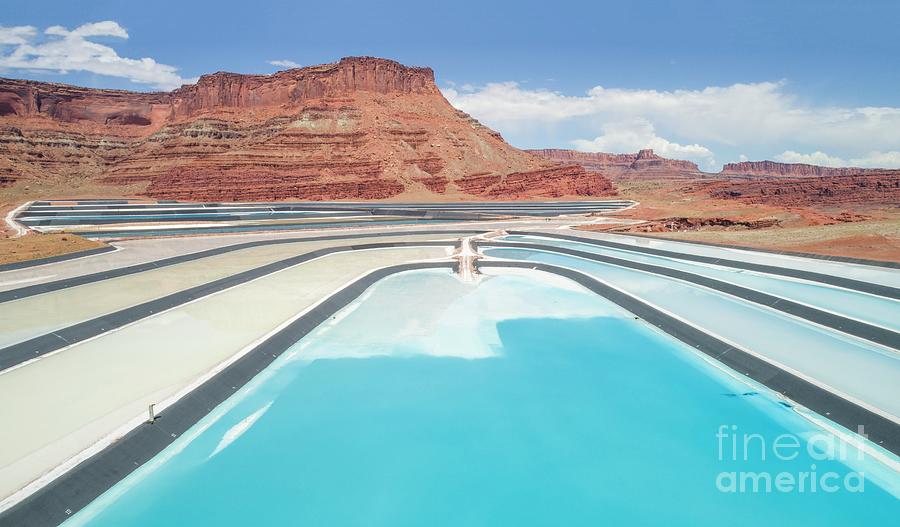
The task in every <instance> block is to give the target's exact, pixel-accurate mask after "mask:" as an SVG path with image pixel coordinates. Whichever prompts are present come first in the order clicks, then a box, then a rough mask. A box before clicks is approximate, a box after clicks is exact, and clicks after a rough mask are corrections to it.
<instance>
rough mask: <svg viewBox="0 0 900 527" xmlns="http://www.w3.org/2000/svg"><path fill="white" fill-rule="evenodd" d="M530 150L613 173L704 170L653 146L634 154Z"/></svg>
mask: <svg viewBox="0 0 900 527" xmlns="http://www.w3.org/2000/svg"><path fill="white" fill-rule="evenodd" d="M528 152H531V153H532V154H535V155H537V156H538V157H541V158H544V159H548V160H551V161H557V162H560V163H575V164H578V165H580V166H582V167H584V168H586V169H587V170H594V171H599V172H603V173H606V174H609V175H610V176H623V175H635V174H639V173H643V172H648V173H651V174H658V173H660V172H668V173H670V174H671V175H677V176H678V175H680V176H691V177H693V176H697V175H699V174H700V168H698V167H697V165H696V164H695V163H692V162H690V161H683V160H680V159H667V158H664V157H660V156H658V155H656V154H655V153H654V152H653V150H652V149H649V148H648V149H644V150H640V151H638V152H637V153H634V154H607V153H603V152H578V151H575V150H563V149H554V148H547V149H543V150H528Z"/></svg>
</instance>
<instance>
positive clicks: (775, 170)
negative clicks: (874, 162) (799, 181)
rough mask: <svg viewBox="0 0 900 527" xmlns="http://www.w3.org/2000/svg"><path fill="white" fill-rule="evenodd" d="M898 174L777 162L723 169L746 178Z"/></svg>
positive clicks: (743, 164)
mask: <svg viewBox="0 0 900 527" xmlns="http://www.w3.org/2000/svg"><path fill="white" fill-rule="evenodd" d="M891 172H896V170H892V169H888V168H858V167H839V168H835V167H823V166H818V165H807V164H805V163H778V162H776V161H742V162H740V163H728V164H726V165H725V166H724V167H722V174H736V175H746V176H784V177H834V176H858V175H878V174H885V173H891Z"/></svg>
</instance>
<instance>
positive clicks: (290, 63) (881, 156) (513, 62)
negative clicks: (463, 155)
mask: <svg viewBox="0 0 900 527" xmlns="http://www.w3.org/2000/svg"><path fill="white" fill-rule="evenodd" d="M898 21H900V1H897V0H888V1H883V0H868V1H853V0H842V1H833V0H814V1H809V0H791V1H787V0H753V1H745V0H718V1H713V0H708V1H691V0H681V1H661V0H657V1H646V0H641V1H624V0H618V1H615V2H608V1H599V0H598V1H582V2H572V1H556V2H547V1H542V2H534V1H530V0H518V1H515V2H491V1H489V0H482V1H469V0H457V1H454V2H427V1H425V0H418V1H406V0H396V1H384V2H347V1H344V0H329V1H328V2H298V1H267V0H256V1H254V2H246V1H244V2H231V1H225V0H219V1H216V2H207V1H189V0H180V1H178V2H173V1H168V0H154V1H153V2H152V3H148V2H121V1H92V0H80V1H72V0H67V1H57V0H44V1H42V2H33V1H19V0H4V8H3V9H2V10H0V76H5V77H15V78H28V79H35V80H43V81H53V82H65V83H70V84H76V85H82V86H89V87H98V88H121V89H131V90H138V91H153V90H169V89H172V88H174V87H177V86H179V85H181V84H183V83H190V82H193V81H195V80H196V78H197V77H198V76H200V75H202V74H205V73H212V72H215V71H234V72H240V73H271V72H274V71H277V70H280V69H286V68H290V67H296V66H304V65H314V64H323V63H328V62H333V61H335V60H337V59H339V58H341V57H344V56H352V55H371V56H378V57H385V58H391V59H394V60H397V61H400V62H402V63H404V64H408V65H418V66H430V67H431V68H433V69H434V70H435V75H436V79H437V83H438V86H439V87H440V89H441V91H442V92H443V93H444V95H445V97H447V99H448V100H449V101H450V102H451V103H452V104H454V105H455V106H457V107H458V108H460V109H462V110H464V111H466V112H468V113H470V114H471V115H473V116H474V117H476V118H477V119H479V120H481V121H482V122H483V123H485V124H486V125H488V126H490V127H492V128H494V129H496V130H497V131H499V132H500V133H501V134H503V136H504V137H505V138H506V140H507V141H509V142H510V143H511V144H513V145H514V146H517V147H519V148H573V149H577V150H583V151H603V152H617V153H622V152H634V151H636V150H638V149H640V148H653V149H655V150H656V151H657V153H659V154H660V155H664V156H667V157H674V158H681V159H690V160H692V161H695V162H697V163H698V164H699V165H700V167H701V168H702V169H704V170H708V171H716V170H718V169H719V168H720V167H721V165H722V164H723V163H728V162H733V161H741V160H748V159H749V160H761V159H772V160H778V161H785V162H806V163H814V164H821V165H829V166H848V165H852V166H884V167H900V89H898V87H900V38H898V36H897V32H898V30H897V26H898Z"/></svg>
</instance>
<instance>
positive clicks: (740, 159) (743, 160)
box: [738, 154, 750, 163]
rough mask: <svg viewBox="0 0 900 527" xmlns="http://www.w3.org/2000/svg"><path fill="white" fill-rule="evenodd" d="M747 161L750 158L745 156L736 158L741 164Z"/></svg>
mask: <svg viewBox="0 0 900 527" xmlns="http://www.w3.org/2000/svg"><path fill="white" fill-rule="evenodd" d="M749 160H750V158H749V157H747V155H746V154H741V155H739V156H738V161H740V162H742V163H743V162H746V161H749Z"/></svg>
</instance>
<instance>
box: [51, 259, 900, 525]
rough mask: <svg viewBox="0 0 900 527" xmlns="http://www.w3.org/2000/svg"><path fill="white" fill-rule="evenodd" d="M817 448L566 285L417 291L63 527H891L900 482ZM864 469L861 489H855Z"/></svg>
mask: <svg viewBox="0 0 900 527" xmlns="http://www.w3.org/2000/svg"><path fill="white" fill-rule="evenodd" d="M436 291H439V292H440V295H437V294H436V293H435V292H436ZM722 426H726V427H728V428H727V430H730V431H734V433H735V434H741V433H747V434H759V436H761V437H762V438H763V439H764V440H765V441H766V442H768V443H769V444H771V442H772V441H774V440H775V438H776V437H778V436H779V435H781V434H788V435H789V436H790V437H795V438H798V441H799V444H800V448H799V449H798V455H797V457H796V458H795V459H793V460H780V459H777V458H776V456H773V454H772V451H771V450H769V451H768V452H767V455H766V456H765V459H764V460H763V459H762V457H763V454H762V453H761V451H760V450H761V449H760V448H759V442H758V441H757V442H753V443H752V445H751V448H750V451H749V454H748V456H746V459H744V457H745V456H744V454H743V452H742V451H738V452H736V454H737V455H733V454H735V452H733V450H732V449H731V443H730V441H731V439H730V438H728V439H725V440H720V439H719V438H717V436H716V434H717V431H719V430H721V427H722ZM732 427H737V429H736V430H735V429H734V428H732ZM823 434H824V435H826V436H827V433H825V432H824V429H822V428H819V427H817V426H816V425H814V424H813V423H812V422H810V421H809V420H807V419H805V418H804V417H802V416H801V415H800V414H798V413H797V412H796V411H795V409H793V408H790V407H789V406H788V405H785V404H784V403H783V402H782V401H780V400H779V399H777V398H776V397H774V396H773V395H772V394H770V393H768V392H767V391H765V389H764V388H759V387H755V386H751V385H749V384H746V383H744V382H743V381H741V380H738V379H737V378H735V377H732V376H731V375H729V374H727V373H726V372H723V371H721V370H720V369H718V368H717V367H716V366H714V365H712V364H710V363H709V362H707V361H706V360H704V359H702V358H701V357H699V356H698V355H697V354H696V353H695V352H693V351H692V350H690V349H689V348H687V347H686V346H684V345H682V344H681V343H679V342H678V341H675V340H672V339H671V338H669V337H668V336H666V335H663V334H661V333H659V332H657V330H655V329H653V328H651V327H649V326H648V325H646V324H645V323H643V322H641V321H638V320H634V318H633V317H632V316H631V315H630V314H629V313H627V312H624V311H622V310H621V309H619V308H618V307H616V306H614V305H612V304H610V303H609V302H607V301H605V300H604V299H602V298H600V297H597V296H595V295H593V293H590V292H588V291H586V290H582V289H580V288H578V287H576V286H573V285H571V284H568V283H566V282H564V281H561V280H560V279H555V278H554V279H550V278H548V275H544V274H543V273H538V272H527V273H517V274H497V275H495V276H488V277H484V278H482V279H481V282H480V283H479V284H478V285H477V286H476V285H471V284H463V283H461V282H459V281H458V280H457V279H456V278H455V277H453V276H450V275H449V274H446V273H444V272H443V271H423V272H409V273H403V274H400V275H396V276H394V277H391V278H389V279H386V280H384V281H382V282H381V283H379V284H378V285H376V286H375V287H373V288H372V289H370V291H368V292H367V294H366V295H364V296H363V297H362V298H361V299H359V300H358V301H357V302H355V303H354V304H351V305H350V306H348V307H347V308H345V309H344V310H343V311H342V312H341V313H339V315H338V316H337V317H335V318H334V319H333V320H331V321H329V322H328V323H327V324H325V325H323V326H321V327H320V328H318V329H317V330H316V331H315V332H313V333H312V334H310V335H309V336H307V337H306V338H304V339H303V340H301V341H300V342H299V343H297V344H296V345H295V346H294V347H293V348H291V349H290V350H289V351H288V352H286V353H285V354H284V355H283V356H282V357H281V358H279V359H278V361H277V362H276V363H275V364H273V366H272V367H270V368H269V369H268V370H266V371H264V372H263V373H262V374H261V375H260V376H258V377H257V378H256V379H254V381H253V382H252V383H250V384H249V385H248V386H246V387H245V388H244V389H242V390H241V391H240V392H239V393H238V394H237V395H235V396H234V397H232V398H231V399H229V400H228V401H226V402H225V403H224V404H223V405H221V407H220V408H218V409H216V411H214V412H213V413H212V414H211V415H209V416H208V417H207V418H205V419H204V420H203V421H201V422H200V423H198V425H196V426H195V427H194V428H193V429H192V430H191V431H190V432H189V433H187V434H185V435H184V436H183V437H181V438H179V440H178V441H177V442H176V443H175V444H173V445H172V446H171V447H170V448H169V449H167V450H166V451H164V452H163V453H162V454H160V455H159V456H157V458H156V459H154V460H153V461H152V462H151V463H149V464H147V465H145V466H144V467H142V468H141V469H139V470H138V471H137V472H136V473H134V474H133V475H132V476H130V477H129V478H127V479H126V480H125V481H123V482H122V483H120V484H119V485H118V486H116V487H115V488H113V489H112V490H110V491H109V492H107V493H106V494H105V495H104V496H102V497H101V498H100V499H98V500H97V501H95V502H94V503H93V504H91V505H90V506H89V507H88V508H86V509H85V510H83V511H81V512H80V513H78V514H76V515H75V516H74V517H73V518H71V519H70V520H69V521H68V522H67V523H66V525H91V526H117V527H122V526H151V525H152V526H158V525H166V526H175V525H235V526H237V525H241V526H243V525H329V526H334V525H390V526H397V525H417V526H418V525H603V524H609V525H692V526H694V525H722V524H728V525H732V526H733V525H754V526H758V525H841V526H844V525H862V524H866V523H869V522H878V523H881V522H883V521H884V520H885V518H888V517H891V516H894V515H896V513H897V511H898V505H897V503H898V502H897V499H896V498H895V496H894V495H893V493H895V492H896V489H897V486H898V477H897V473H896V472H892V471H891V470H890V469H888V468H887V467H886V466H885V465H883V464H881V463H880V462H878V461H876V460H875V459H872V457H871V456H868V455H867V456H866V457H865V459H862V460H859V459H857V452H856V451H855V450H854V451H852V453H851V454H849V456H850V457H852V459H851V460H849V461H841V460H837V459H833V458H834V457H835V456H818V455H816V453H817V452H818V453H821V451H822V449H821V448H820V449H818V450H808V449H807V448H806V447H807V444H808V442H809V441H811V438H812V437H822V435H823ZM828 437H831V436H828ZM740 448H741V447H740V446H739V447H738V450H740ZM720 449H721V451H720ZM735 457H737V458H738V460H735V459H734V458H735ZM821 457H830V458H829V459H820V458H821ZM811 467H814V469H811ZM740 471H753V472H757V473H763V472H764V473H770V474H772V475H773V476H774V475H775V474H777V473H790V474H795V475H796V474H799V473H800V472H810V471H814V472H815V473H816V474H817V476H816V477H815V478H814V479H818V478H820V476H821V475H823V474H826V473H833V474H834V477H833V478H831V479H830V480H829V482H830V483H834V482H837V483H838V484H839V486H840V488H839V489H838V490H837V491H835V492H827V491H823V490H822V489H821V488H820V489H817V491H816V492H812V491H810V490H809V488H807V489H806V490H805V491H799V490H794V491H791V492H780V491H777V490H773V491H772V492H763V491H762V490H761V491H759V492H752V491H750V489H747V491H746V492H726V491H723V490H721V489H720V488H718V487H717V481H718V482H720V485H719V486H720V487H721V486H722V485H721V482H722V481H727V480H723V479H721V474H722V473H726V474H727V473H730V472H740ZM857 471H860V472H863V473H864V474H865V476H864V478H865V479H864V480H861V481H860V480H858V479H851V480H850V484H849V485H845V481H848V480H847V478H848V474H849V475H850V476H853V474H855V473H857ZM860 483H861V484H862V485H863V486H864V488H863V489H860V488H859V484H860ZM723 489H724V490H729V489H728V488H727V486H726V487H723ZM885 489H887V490H885ZM859 490H862V491H861V492H858V491H859Z"/></svg>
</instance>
